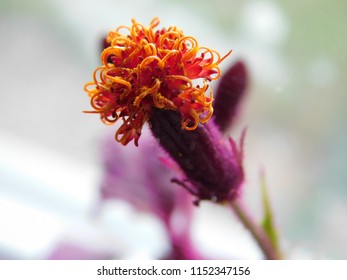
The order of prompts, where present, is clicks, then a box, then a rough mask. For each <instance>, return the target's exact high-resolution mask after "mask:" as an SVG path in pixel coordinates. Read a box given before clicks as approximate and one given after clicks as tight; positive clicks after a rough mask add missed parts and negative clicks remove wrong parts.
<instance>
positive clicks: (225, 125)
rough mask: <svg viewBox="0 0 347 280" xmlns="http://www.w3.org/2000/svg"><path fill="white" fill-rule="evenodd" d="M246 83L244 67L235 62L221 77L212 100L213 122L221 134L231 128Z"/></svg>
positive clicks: (239, 62)
mask: <svg viewBox="0 0 347 280" xmlns="http://www.w3.org/2000/svg"><path fill="white" fill-rule="evenodd" d="M247 82H248V76H247V71H246V66H245V64H244V63H243V62H241V61H238V62H236V63H235V64H234V65H233V66H232V67H231V68H229V70H228V71H227V72H226V73H224V74H223V75H222V77H221V80H220V83H219V86H218V89H217V91H216V97H215V100H214V104H213V107H214V114H213V116H214V122H215V124H216V125H217V126H218V128H219V130H220V131H222V132H223V133H225V132H227V130H228V129H229V128H230V127H231V125H232V123H233V121H234V119H235V116H236V115H237V111H238V109H239V105H240V100H241V99H242V98H243V96H244V93H245V90H246V87H247Z"/></svg>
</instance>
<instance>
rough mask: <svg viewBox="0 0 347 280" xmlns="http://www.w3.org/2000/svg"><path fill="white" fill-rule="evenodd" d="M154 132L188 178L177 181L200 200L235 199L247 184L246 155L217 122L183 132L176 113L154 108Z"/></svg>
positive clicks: (152, 116)
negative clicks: (243, 155)
mask: <svg viewBox="0 0 347 280" xmlns="http://www.w3.org/2000/svg"><path fill="white" fill-rule="evenodd" d="M150 124H151V126H150V127H151V130H152V132H153V135H154V136H155V137H156V138H157V139H158V140H159V143H160V145H161V146H162V147H163V148H164V150H166V152H167V153H168V154H169V155H170V156H171V158H172V159H173V160H175V161H176V163H177V164H178V165H179V167H180V168H181V170H182V171H183V173H184V175H185V177H186V178H185V180H184V181H182V180H177V179H175V180H173V181H174V182H176V183H178V184H180V185H182V186H183V187H185V188H186V189H188V190H189V191H190V192H191V193H192V194H193V195H195V196H196V197H197V203H198V202H199V201H200V200H212V201H217V202H221V201H225V200H232V199H234V198H235V197H236V196H237V194H238V192H239V189H240V185H241V184H242V182H243V177H244V176H243V169H242V153H241V152H239V151H238V149H237V147H236V144H235V142H234V141H233V140H232V139H231V138H230V139H229V141H226V140H225V139H224V138H223V137H222V134H221V133H220V131H219V130H218V129H217V128H216V126H215V125H214V123H213V122H209V123H206V124H205V125H199V126H198V127H197V128H196V129H195V130H192V131H187V130H184V129H182V126H181V117H180V116H179V114H178V113H177V112H175V111H171V110H160V109H153V110H152V115H151V117H150Z"/></svg>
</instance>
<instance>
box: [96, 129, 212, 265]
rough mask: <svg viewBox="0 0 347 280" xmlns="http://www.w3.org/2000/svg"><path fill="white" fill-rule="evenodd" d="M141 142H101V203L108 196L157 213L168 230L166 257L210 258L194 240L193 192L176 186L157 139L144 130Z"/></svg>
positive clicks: (142, 210) (109, 198) (110, 198)
mask: <svg viewBox="0 0 347 280" xmlns="http://www.w3.org/2000/svg"><path fill="white" fill-rule="evenodd" d="M142 137H143V140H142V142H141V145H139V147H138V148H136V151H135V150H134V149H135V147H134V146H127V147H120V145H118V144H117V143H116V142H115V141H111V139H110V138H106V139H105V141H104V142H102V146H101V158H102V163H103V171H104V174H103V177H102V182H101V184H100V189H99V198H100V201H99V203H100V205H102V203H103V202H105V201H107V200H114V199H118V200H119V199H120V200H123V201H126V202H127V203H129V204H130V205H132V207H134V208H135V209H136V210H137V211H141V212H147V213H150V214H152V215H154V216H155V217H157V218H158V219H159V220H160V221H161V222H162V224H163V225H164V228H165V230H166V233H167V236H168V240H169V242H170V247H171V250H170V251H168V252H166V254H165V255H163V258H164V259H206V257H205V256H203V255H202V254H201V253H200V252H199V250H198V248H196V247H195V245H194V244H193V242H192V240H191V223H192V219H193V204H192V202H191V195H190V194H189V193H188V192H187V191H185V190H183V189H181V188H173V187H172V186H171V183H170V180H171V178H172V177H173V176H174V174H173V172H172V170H170V169H169V168H167V167H166V166H165V165H168V164H170V163H168V162H166V163H165V164H162V162H163V161H166V160H167V159H166V158H162V162H161V160H160V159H159V155H160V154H161V153H162V151H161V149H160V147H159V146H158V145H157V143H156V141H155V139H154V138H153V137H152V136H151V135H149V134H146V133H144V135H143V136H142Z"/></svg>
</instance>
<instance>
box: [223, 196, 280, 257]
mask: <svg viewBox="0 0 347 280" xmlns="http://www.w3.org/2000/svg"><path fill="white" fill-rule="evenodd" d="M230 206H231V208H232V210H233V211H234V213H235V214H236V216H237V217H238V218H239V220H240V221H241V222H242V224H243V225H244V226H245V227H246V228H247V229H248V230H249V232H250V233H251V234H252V236H253V238H254V239H255V241H256V242H257V243H258V245H259V247H260V249H261V250H262V252H263V254H264V256H265V257H266V259H268V260H280V259H282V256H281V253H280V251H279V248H277V247H275V246H274V245H275V244H273V243H272V242H271V240H270V239H269V237H268V236H267V234H266V233H265V231H264V229H263V228H262V227H261V226H259V225H258V224H257V223H256V222H255V221H254V219H253V217H252V216H251V215H250V213H249V212H248V210H247V209H246V208H245V205H244V204H243V202H242V201H240V200H238V199H236V200H234V201H232V202H230Z"/></svg>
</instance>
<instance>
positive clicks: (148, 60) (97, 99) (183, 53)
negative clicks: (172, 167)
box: [84, 18, 231, 146]
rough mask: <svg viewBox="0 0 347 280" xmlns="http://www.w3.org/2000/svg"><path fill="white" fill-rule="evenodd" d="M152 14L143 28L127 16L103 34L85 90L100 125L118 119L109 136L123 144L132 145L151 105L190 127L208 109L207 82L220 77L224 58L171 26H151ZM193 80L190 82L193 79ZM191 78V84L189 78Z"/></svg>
mask: <svg viewBox="0 0 347 280" xmlns="http://www.w3.org/2000/svg"><path fill="white" fill-rule="evenodd" d="M159 23H160V21H159V19H158V18H154V19H153V20H152V21H151V23H150V25H149V26H148V27H145V26H144V25H142V24H141V23H139V22H137V21H136V20H134V19H133V20H132V25H131V26H130V27H127V26H120V27H118V28H117V29H116V30H114V31H111V32H109V34H108V36H107V38H106V43H107V45H108V47H107V48H105V49H104V51H103V52H102V54H101V61H102V64H103V65H102V66H100V67H98V68H96V70H95V71H94V75H93V79H94V81H93V82H90V83H87V84H86V85H85V87H84V89H85V91H86V92H87V93H88V95H89V97H90V98H91V106H92V107H93V109H94V111H86V112H87V113H98V114H100V117H101V120H102V121H103V122H104V123H105V124H112V123H115V122H116V121H117V120H118V119H122V121H123V123H122V125H121V126H120V127H119V129H118V130H117V132H116V135H115V138H116V140H117V141H118V142H120V143H122V144H123V145H126V144H128V143H129V142H130V141H132V140H134V142H135V145H136V146H137V145H138V139H139V137H140V135H141V130H142V127H143V125H144V123H145V122H146V121H148V120H149V117H150V113H151V110H152V108H159V109H163V110H174V111H178V112H179V113H180V115H181V125H182V128H183V129H185V130H194V129H196V128H197V126H198V125H199V123H205V122H207V121H208V120H209V119H210V117H211V116H212V113H213V108H212V101H213V97H212V91H211V90H210V91H209V94H208V96H206V92H207V91H208V87H209V82H210V81H211V80H216V79H218V78H219V76H220V69H219V66H218V65H219V63H220V62H221V61H222V60H223V59H224V58H225V57H227V56H228V55H229V54H230V52H231V51H230V52H229V53H227V54H226V55H225V56H224V57H221V56H220V54H219V53H218V52H217V51H215V50H211V49H209V48H206V47H199V45H198V42H197V41H196V39H195V38H193V37H191V36H185V35H184V33H183V32H182V30H180V29H179V28H177V27H176V26H171V27H169V28H167V29H166V28H162V29H157V30H155V28H156V27H157V26H158V25H159ZM194 80H196V81H194ZM193 81H194V82H193Z"/></svg>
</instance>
